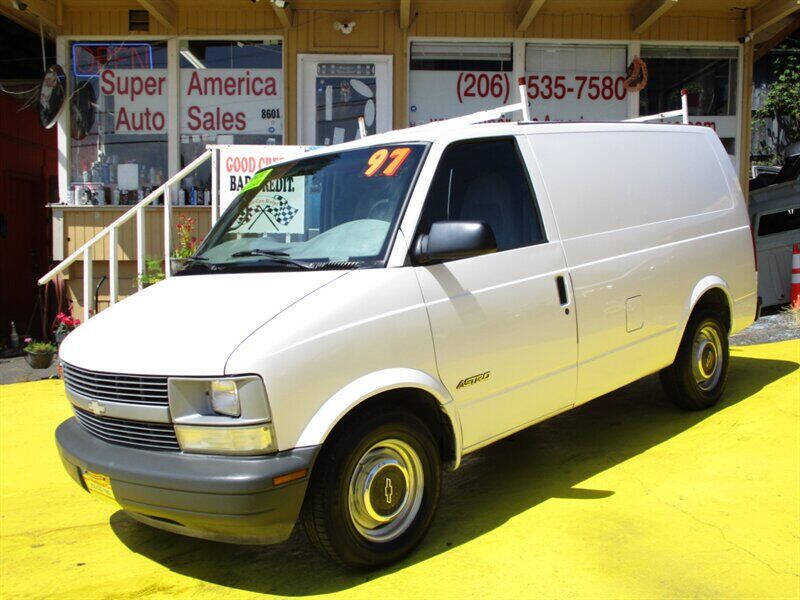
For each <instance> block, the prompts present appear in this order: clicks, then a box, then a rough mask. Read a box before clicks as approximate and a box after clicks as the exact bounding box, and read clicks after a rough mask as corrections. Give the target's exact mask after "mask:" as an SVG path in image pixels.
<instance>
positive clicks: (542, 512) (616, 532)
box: [0, 340, 800, 600]
mask: <svg viewBox="0 0 800 600" xmlns="http://www.w3.org/2000/svg"><path fill="white" fill-rule="evenodd" d="M732 355H733V360H732V365H731V373H730V378H729V383H728V389H727V394H726V396H725V398H724V401H723V402H722V403H721V404H720V405H719V406H718V407H716V408H715V409H713V410H711V411H707V412H703V413H685V412H681V411H678V410H677V409H674V408H672V407H671V406H670V405H669V404H667V402H666V400H665V399H664V396H663V394H662V392H661V390H660V388H659V387H658V382H657V380H656V378H654V377H650V378H647V379H645V380H642V381H640V382H637V383H635V384H633V385H631V386H628V387H627V388H625V389H624V390H621V391H618V392H615V393H614V394H610V395H608V396H605V397H603V398H600V399H598V400H595V401H594V402H592V403H590V404H587V405H585V406H583V407H581V408H578V409H576V410H574V411H572V412H570V413H566V414H564V415H562V416H560V417H557V418H555V419H552V420H550V421H548V422H546V423H543V424H541V425H539V426H536V427H534V428H532V429H529V430H527V431H525V432H522V433H520V434H518V435H516V436H514V437H513V438H511V439H508V440H505V441H503V442H500V443H498V444H495V445H494V446H491V447H489V448H486V449H485V450H483V451H481V452H478V453H477V454H475V455H472V456H470V457H468V459H467V460H466V461H465V464H464V467H463V468H462V469H461V470H459V471H458V472H456V473H452V474H448V475H447V476H446V477H445V480H444V485H445V490H444V494H443V497H442V504H441V506H440V508H439V512H438V514H437V517H436V520H435V523H434V526H433V528H432V530H431V531H430V533H429V535H428V537H427V538H426V540H425V542H424V543H423V545H422V546H421V548H419V549H418V551H417V552H416V553H415V554H413V555H412V556H411V557H410V558H408V559H407V560H406V561H404V562H403V563H402V564H400V565H398V566H396V567H393V568H391V569H389V570H386V571H382V572H378V573H374V574H369V575H367V574H357V575H354V574H350V573H344V572H341V571H339V570H338V569H337V568H335V567H333V566H332V565H330V564H328V563H327V562H326V561H325V560H323V559H322V558H320V557H318V556H317V555H316V553H315V552H314V551H313V550H312V549H311V548H310V546H309V545H308V544H307V542H306V541H305V538H304V536H303V534H302V533H301V532H300V531H297V530H296V531H295V534H294V535H293V536H292V538H291V540H290V541H288V542H287V543H285V544H282V545H279V546H273V547H263V548H260V547H248V546H230V545H224V544H218V543H213V542H206V541H201V540H194V539H190V538H185V537H181V536H177V535H172V534H168V533H164V532H160V531H157V530H154V529H150V528H148V527H146V526H144V525H140V524H138V523H136V522H134V521H132V520H131V519H129V518H128V517H126V516H125V515H124V514H123V513H122V512H120V511H117V510H115V508H114V507H113V505H111V504H106V503H104V502H102V501H100V500H96V499H95V498H93V497H90V496H89V495H88V494H87V493H86V492H84V491H82V490H81V489H80V488H79V487H78V486H77V485H75V484H74V483H73V481H72V480H71V479H70V478H69V477H68V476H67V474H66V473H65V472H63V469H62V466H61V463H60V462H59V459H58V456H57V453H56V449H55V445H54V442H53V430H54V429H55V427H56V425H57V424H58V423H59V422H60V421H61V420H63V419H64V418H66V417H67V416H68V415H69V410H68V407H67V403H66V400H65V399H64V396H63V393H62V389H61V384H60V382H57V381H43V382H37V383H24V384H15V385H9V386H2V387H0V406H1V408H2V412H1V413H0V415H1V416H2V423H1V425H2V429H1V430H0V433H1V434H2V440H1V441H0V444H1V445H0V459H1V460H2V463H1V465H0V466H1V467H2V478H1V483H2V490H1V494H0V502H1V503H2V504H1V505H0V596H2V598H3V599H4V600H5V599H6V598H28V597H37V598H38V597H48V596H52V597H59V598H106V597H108V598H110V597H117V598H142V597H146V598H159V597H169V598H177V597H186V598H190V597H191V598H219V597H226V598H239V597H253V596H255V595H258V594H261V593H264V594H273V595H275V596H284V597H287V596H288V597H295V596H307V595H308V596H311V595H337V596H347V597H360V598H381V599H384V598H386V599H388V598H399V597H404V598H406V597H414V598H434V597H448V598H466V597H479V598H498V597H502V598H533V597H537V598H539V597H548V598H555V597H560V598H561V597H587V598H589V597H592V598H611V597H614V598H620V597H624V598H654V597H661V598H663V597H669V598H686V597H705V598H722V597H740V598H752V597H765V598H766V597H769V598H794V599H797V598H798V597H800V583H799V581H800V580H798V568H799V567H800V535H799V534H800V531H799V528H800V464H799V463H800V444H799V443H798V438H799V437H800V415H798V407H799V405H800V371H798V361H800V341H798V340H794V341H790V342H782V343H776V344H770V345H764V346H751V347H747V348H733V349H732Z"/></svg>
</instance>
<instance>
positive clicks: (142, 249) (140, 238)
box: [136, 206, 147, 290]
mask: <svg viewBox="0 0 800 600" xmlns="http://www.w3.org/2000/svg"><path fill="white" fill-rule="evenodd" d="M144 236H145V227H144V207H142V206H140V207H139V208H137V209H136V275H137V277H136V283H137V286H138V288H139V289H140V290H141V289H142V277H144V271H145V259H146V258H147V255H146V252H147V246H146V243H145V237H144Z"/></svg>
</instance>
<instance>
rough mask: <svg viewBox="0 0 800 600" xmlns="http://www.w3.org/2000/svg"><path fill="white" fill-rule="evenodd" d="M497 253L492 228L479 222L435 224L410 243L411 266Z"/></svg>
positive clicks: (443, 222)
mask: <svg viewBox="0 0 800 600" xmlns="http://www.w3.org/2000/svg"><path fill="white" fill-rule="evenodd" d="M491 252H497V240H495V238H494V232H493V231H492V228H491V227H490V226H489V225H487V224H486V223H483V222H481V221H437V222H436V223H434V224H433V225H431V232H430V233H428V234H425V233H423V234H420V235H419V236H417V240H416V242H415V243H414V248H413V250H412V257H413V259H414V262H415V264H418V265H424V264H427V263H430V262H433V261H437V260H457V259H459V258H469V257H471V256H479V255H481V254H489V253H491Z"/></svg>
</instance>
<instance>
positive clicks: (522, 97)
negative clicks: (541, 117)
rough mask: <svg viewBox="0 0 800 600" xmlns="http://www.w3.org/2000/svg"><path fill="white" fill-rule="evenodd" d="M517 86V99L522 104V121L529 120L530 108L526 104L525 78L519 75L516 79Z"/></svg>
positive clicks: (526, 121) (526, 89)
mask: <svg viewBox="0 0 800 600" xmlns="http://www.w3.org/2000/svg"><path fill="white" fill-rule="evenodd" d="M517 86H518V87H519V101H520V103H521V104H522V122H523V123H530V122H531V109H530V107H529V106H528V86H527V85H525V78H524V77H520V78H519V79H517Z"/></svg>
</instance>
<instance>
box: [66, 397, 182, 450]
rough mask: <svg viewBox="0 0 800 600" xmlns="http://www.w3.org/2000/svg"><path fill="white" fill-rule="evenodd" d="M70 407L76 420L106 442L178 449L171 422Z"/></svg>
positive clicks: (145, 447) (149, 447)
mask: <svg viewBox="0 0 800 600" xmlns="http://www.w3.org/2000/svg"><path fill="white" fill-rule="evenodd" d="M72 408H73V409H74V410H75V416H76V417H77V419H78V422H79V423H80V424H81V425H83V426H84V427H85V428H86V429H87V430H88V431H89V432H90V433H92V434H93V435H95V436H97V437H99V438H100V439H102V440H105V441H106V442H109V443H112V444H120V445H122V446H130V447H132V448H143V449H145V450H180V446H179V445H178V439H177V438H176V437H175V428H174V427H173V426H172V425H171V424H168V423H146V422H144V421H129V420H127V419H113V418H111V417H98V416H96V415H93V414H92V413H90V412H87V411H85V410H82V409H80V408H78V407H77V406H73V407H72Z"/></svg>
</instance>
